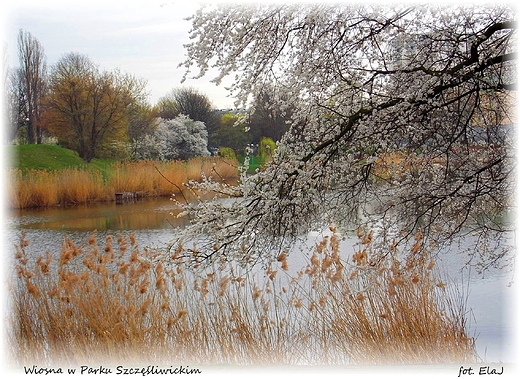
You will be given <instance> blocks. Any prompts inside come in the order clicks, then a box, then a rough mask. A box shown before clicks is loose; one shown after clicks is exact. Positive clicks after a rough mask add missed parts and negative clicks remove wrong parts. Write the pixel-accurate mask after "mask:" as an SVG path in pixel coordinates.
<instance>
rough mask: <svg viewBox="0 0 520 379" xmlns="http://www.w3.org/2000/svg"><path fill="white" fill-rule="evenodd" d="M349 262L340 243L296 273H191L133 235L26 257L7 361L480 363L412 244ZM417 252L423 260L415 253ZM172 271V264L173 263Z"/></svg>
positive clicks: (15, 293)
mask: <svg viewBox="0 0 520 379" xmlns="http://www.w3.org/2000/svg"><path fill="white" fill-rule="evenodd" d="M360 237H361V244H360V248H359V249H358V251H357V252H356V254H354V256H352V257H350V258H349V259H347V260H342V259H341V258H340V252H339V237H338V235H337V234H336V233H334V234H332V235H331V236H329V237H326V238H325V239H324V240H323V241H322V242H321V243H320V244H318V245H317V246H316V251H315V252H314V254H313V256H312V257H311V259H310V261H309V263H308V265H307V266H306V267H304V268H302V270H301V271H300V272H299V273H298V274H297V275H296V276H295V277H291V276H289V275H288V274H287V273H288V271H287V270H288V261H287V255H286V253H282V254H280V256H279V257H278V260H277V261H275V262H272V263H271V264H270V265H269V266H268V267H266V268H265V270H263V271H260V272H257V273H256V274H253V273H252V271H251V270H241V269H240V268H238V267H235V266H233V265H232V264H229V263H225V262H222V263H216V265H215V266H212V267H209V268H207V269H205V270H204V271H200V272H197V273H195V272H193V271H191V270H190V269H188V268H187V267H186V266H185V265H184V264H183V263H182V262H180V261H179V260H178V259H177V258H178V257H179V256H182V255H183V254H184V253H185V252H184V251H183V249H182V247H179V248H178V249H177V251H174V252H171V253H170V254H171V256H164V255H158V254H155V253H154V252H152V251H148V250H143V249H140V248H139V246H138V245H137V244H136V242H135V239H134V237H133V236H132V235H130V236H129V237H125V236H122V235H116V236H113V237H110V236H109V237H107V238H106V240H105V241H98V240H97V237H96V234H93V235H92V236H91V237H90V239H89V240H88V241H86V242H85V243H83V244H82V245H80V244H76V243H74V242H73V241H71V240H69V239H65V240H64V242H63V247H62V250H61V252H60V253H59V254H58V256H53V255H52V254H50V253H47V254H46V255H45V256H41V257H40V258H38V259H37V260H35V261H34V260H33V261H31V260H30V259H29V258H28V257H29V254H28V251H29V250H28V249H29V242H28V241H27V240H26V238H25V237H24V236H22V238H21V241H20V244H19V245H17V249H16V251H17V252H16V254H17V255H16V276H15V278H14V279H13V283H12V285H11V287H12V288H11V296H10V297H9V299H10V303H11V304H10V309H11V310H10V318H9V322H8V333H7V335H8V337H9V341H8V344H7V346H8V352H7V353H8V354H9V355H10V356H11V358H12V359H13V362H14V364H16V365H32V364H37V365H44V364H45V365H50V364H63V363H68V364H105V363H106V364H110V363H114V362H118V363H121V362H131V363H150V362H153V363H154V364H161V363H164V364H172V363H183V364H186V363H190V364H194V363H199V364H202V363H203V364H220V363H227V364H270V365H273V364H275V365H278V364H286V365H290V364H331V365H335V364H399V363H455V362H457V363H461V362H468V361H473V360H474V358H475V357H474V352H475V350H474V344H473V340H472V339H471V338H468V337H467V335H466V332H465V329H464V309H463V305H461V304H457V303H456V302H454V299H453V297H452V296H451V294H450V293H449V292H448V291H447V288H446V287H445V285H444V284H443V283H441V282H440V281H439V280H438V279H436V277H435V275H434V272H433V269H434V262H433V261H432V260H431V259H429V258H428V257H427V255H425V254H424V253H421V252H419V251H418V248H417V245H418V244H420V243H421V239H420V238H418V239H417V241H416V245H415V246H414V247H412V248H411V249H412V252H411V254H410V255H409V258H408V259H406V260H399V259H398V255H397V252H396V251H394V250H393V248H392V247H390V248H388V249H387V251H384V252H383V253H384V254H381V253H382V252H381V251H375V250H374V249H372V248H371V245H370V237H371V234H363V233H360ZM416 250H417V251H416ZM174 262H176V263H174Z"/></svg>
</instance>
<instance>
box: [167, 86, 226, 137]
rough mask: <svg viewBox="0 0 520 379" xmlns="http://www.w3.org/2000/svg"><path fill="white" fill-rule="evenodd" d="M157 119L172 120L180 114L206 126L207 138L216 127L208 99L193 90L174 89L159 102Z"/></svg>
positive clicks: (214, 116) (215, 119)
mask: <svg viewBox="0 0 520 379" xmlns="http://www.w3.org/2000/svg"><path fill="white" fill-rule="evenodd" d="M159 108H160V113H159V117H162V118H166V119H173V118H175V117H177V116H178V115H180V114H183V115H185V116H188V118H190V119H192V120H194V121H201V122H203V123H204V125H206V129H207V131H208V136H211V135H212V134H213V133H214V131H215V130H216V129H217V127H218V121H219V119H218V116H217V115H216V114H215V112H214V108H213V105H212V104H211V101H210V100H209V98H208V97H207V96H206V95H204V94H202V93H200V92H199V91H197V90H196V89H194V88H190V87H187V88H176V89H173V90H172V91H171V92H170V93H169V94H168V95H166V96H164V97H162V98H161V99H160V100H159Z"/></svg>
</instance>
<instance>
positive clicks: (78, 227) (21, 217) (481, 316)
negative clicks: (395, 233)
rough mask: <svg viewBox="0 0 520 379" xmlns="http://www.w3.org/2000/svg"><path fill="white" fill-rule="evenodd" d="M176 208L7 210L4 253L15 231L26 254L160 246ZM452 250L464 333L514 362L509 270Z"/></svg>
mask: <svg viewBox="0 0 520 379" xmlns="http://www.w3.org/2000/svg"><path fill="white" fill-rule="evenodd" d="M179 212H180V209H179V208H178V207H177V206H175V204H174V203H173V202H172V201H171V200H169V199H168V198H150V199H142V200H140V201H137V202H134V203H127V204H115V203H100V204H92V205H81V206H70V207H59V208H49V209H26V210H13V211H11V212H9V213H8V215H7V220H6V223H7V230H6V233H7V241H6V242H7V243H8V245H9V246H11V247H12V248H7V249H6V251H7V252H8V254H11V252H13V251H14V244H15V243H17V240H18V238H19V235H20V231H22V230H24V231H25V232H26V233H27V238H28V240H29V242H30V248H29V250H30V252H31V253H32V254H37V255H39V254H44V253H45V251H49V252H51V253H52V252H59V251H60V249H61V242H62V240H63V236H65V235H67V236H68V237H70V238H71V239H72V240H73V241H75V242H81V241H86V239H87V238H88V236H89V235H90V234H91V233H92V231H93V230H97V231H98V237H99V239H100V240H101V238H104V236H105V235H108V234H112V235H113V234H114V233H118V232H120V233H122V234H124V235H128V234H129V233H135V237H136V240H137V243H138V244H139V246H140V247H163V246H165V245H166V244H167V243H168V242H170V241H171V240H172V238H173V236H174V235H175V228H178V227H182V225H183V224H184V223H185V222H186V220H183V219H179V218H177V217H175V215H176V214H178V213H179ZM321 237H322V235H321V234H320V233H310V234H309V235H308V236H307V244H308V245H309V246H312V245H313V244H314V243H315V242H316V241H317V240H320V239H321ZM355 241H356V240H355V236H353V235H352V236H344V239H343V241H342V252H343V253H344V254H350V253H351V252H352V246H353V244H354V242H355ZM457 251H458V249H456V248H454V249H452V250H449V249H447V250H446V251H444V252H443V254H441V257H440V258H441V260H440V262H439V263H438V265H440V266H441V267H442V270H443V271H444V272H446V274H447V275H448V276H449V277H450V279H451V280H453V281H454V283H456V284H457V285H458V286H459V287H462V288H463V289H464V291H465V293H466V295H467V301H466V303H467V309H468V315H467V316H468V317H467V320H468V324H467V330H468V332H469V335H470V336H473V337H476V341H477V350H478V353H479V356H480V358H481V359H482V360H484V361H485V362H515V357H514V356H513V355H514V349H513V343H514V341H513V339H512V336H513V335H514V334H515V333H514V332H515V330H514V329H513V323H512V322H511V321H512V320H511V317H512V312H513V311H514V304H515V300H516V295H515V294H514V292H515V291H516V285H515V284H514V283H512V284H511V283H510V282H511V280H512V279H513V272H512V270H510V271H508V270H498V269H490V270H488V271H486V272H485V273H484V274H481V275H478V274H477V273H476V271H475V270H471V269H469V268H467V267H465V266H464V262H465V260H466V257H465V256H463V255H462V254H459V253H457ZM291 259H292V260H293V263H294V267H297V268H299V269H300V268H303V267H304V265H305V263H306V261H305V258H304V257H302V256H301V255H298V254H297V252H296V253H295V254H293V255H292V257H291Z"/></svg>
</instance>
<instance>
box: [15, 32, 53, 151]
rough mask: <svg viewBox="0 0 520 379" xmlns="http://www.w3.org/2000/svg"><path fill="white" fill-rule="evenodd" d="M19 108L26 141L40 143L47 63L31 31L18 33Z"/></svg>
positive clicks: (41, 48)
mask: <svg viewBox="0 0 520 379" xmlns="http://www.w3.org/2000/svg"><path fill="white" fill-rule="evenodd" d="M18 59H19V62H20V67H19V68H18V81H19V94H18V99H19V102H20V104H19V109H20V112H21V114H20V118H21V120H22V123H23V124H24V125H25V126H26V128H27V141H28V143H30V144H32V143H41V140H42V128H41V126H40V119H41V101H42V98H43V96H44V94H45V85H46V74H47V64H46V58H45V54H44V52H43V47H42V46H41V44H40V42H39V41H38V40H37V39H36V38H34V37H33V36H32V35H31V33H29V32H26V31H24V30H22V29H20V32H19V33H18Z"/></svg>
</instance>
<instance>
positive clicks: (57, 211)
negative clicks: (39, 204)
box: [10, 198, 186, 231]
mask: <svg viewBox="0 0 520 379" xmlns="http://www.w3.org/2000/svg"><path fill="white" fill-rule="evenodd" d="M180 212H181V210H180V209H179V207H178V206H176V205H175V204H174V203H173V202H172V201H171V200H170V199H169V198H147V199H142V200H139V201H136V202H134V203H126V204H115V203H113V202H112V203H96V204H90V205H78V206H74V207H55V208H47V209H23V210H13V211H12V213H11V216H12V217H10V219H11V221H14V222H16V225H13V226H15V227H17V228H21V229H51V230H63V231H92V230H100V231H101V230H142V229H166V228H172V226H173V227H177V226H182V225H183V224H185V223H186V220H185V219H182V218H177V217H176V216H177V215H178V214H179V213H180Z"/></svg>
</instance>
